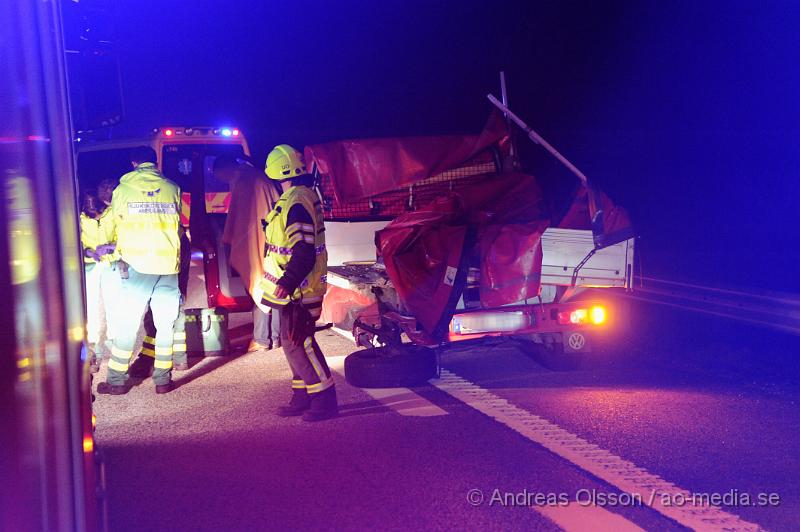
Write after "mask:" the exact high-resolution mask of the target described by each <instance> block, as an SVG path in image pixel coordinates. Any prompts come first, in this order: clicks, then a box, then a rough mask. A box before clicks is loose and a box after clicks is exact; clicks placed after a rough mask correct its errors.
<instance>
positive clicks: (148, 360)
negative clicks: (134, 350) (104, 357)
mask: <svg viewBox="0 0 800 532" xmlns="http://www.w3.org/2000/svg"><path fill="white" fill-rule="evenodd" d="M155 362H156V359H155V358H153V357H149V356H147V355H143V354H141V353H139V356H137V357H136V360H134V361H133V364H131V366H130V367H129V368H128V376H130V377H133V378H134V379H146V378H147V377H149V376H150V375H152V374H153V364H155Z"/></svg>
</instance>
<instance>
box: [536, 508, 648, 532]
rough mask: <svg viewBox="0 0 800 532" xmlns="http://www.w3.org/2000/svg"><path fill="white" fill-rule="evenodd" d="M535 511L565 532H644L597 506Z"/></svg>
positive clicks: (539, 509) (537, 509)
mask: <svg viewBox="0 0 800 532" xmlns="http://www.w3.org/2000/svg"><path fill="white" fill-rule="evenodd" d="M535 509H536V511H537V512H539V513H540V514H542V515H544V516H545V517H547V518H548V519H550V520H551V521H552V522H554V523H555V524H556V525H558V526H559V527H560V528H562V529H563V530H566V531H567V532H644V529H642V528H640V527H638V526H636V525H635V524H634V523H632V522H631V521H628V520H627V519H625V518H624V517H622V516H621V515H619V514H615V513H612V512H609V511H608V510H606V509H605V508H601V507H599V506H583V505H580V504H575V503H571V504H568V505H566V506H536V507H535Z"/></svg>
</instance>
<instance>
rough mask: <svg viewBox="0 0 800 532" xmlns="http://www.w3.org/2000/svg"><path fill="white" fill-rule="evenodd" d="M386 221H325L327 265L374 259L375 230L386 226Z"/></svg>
mask: <svg viewBox="0 0 800 532" xmlns="http://www.w3.org/2000/svg"><path fill="white" fill-rule="evenodd" d="M388 223H389V222H388V221H382V222H325V247H326V248H328V265H329V266H341V265H343V264H344V263H345V262H353V261H374V260H375V259H376V254H375V232H376V231H380V230H381V229H383V228H384V227H386V225H387V224H388Z"/></svg>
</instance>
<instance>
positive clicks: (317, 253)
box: [253, 144, 338, 421]
mask: <svg viewBox="0 0 800 532" xmlns="http://www.w3.org/2000/svg"><path fill="white" fill-rule="evenodd" d="M265 172H266V174H267V177H269V178H270V179H273V180H275V181H276V182H278V183H279V184H280V187H281V189H282V190H283V194H282V195H281V197H280V198H279V199H278V201H277V203H276V204H275V208H274V209H273V210H272V211H271V212H270V213H269V214H268V215H267V218H266V220H265V224H266V225H265V227H264V233H265V237H266V243H265V248H266V250H265V257H264V277H263V278H262V279H261V282H260V283H259V285H258V287H257V288H256V290H254V291H253V299H254V300H255V302H256V304H257V305H258V306H259V307H260V308H262V309H266V308H267V307H270V308H273V309H278V310H279V312H280V328H281V344H282V346H283V352H284V353H285V354H286V360H287V361H288V362H289V368H290V369H291V371H292V398H291V400H290V401H289V404H288V405H286V406H283V407H281V408H279V409H278V412H277V414H278V415H279V416H284V417H288V416H300V415H302V416H303V419H304V420H306V421H321V420H323V419H328V418H332V417H334V416H336V415H337V414H338V405H337V403H336V390H335V388H334V383H333V378H332V376H331V370H330V369H329V368H328V364H327V362H326V361H325V357H324V356H323V355H322V351H320V348H319V345H317V341H316V340H315V339H314V327H315V323H316V320H317V318H319V316H320V313H321V311H322V298H323V296H324V295H325V288H326V286H327V284H326V283H327V275H326V274H327V268H328V265H327V262H328V252H327V251H326V250H325V224H324V222H323V219H322V205H321V203H320V200H319V197H318V196H317V194H316V193H315V192H314V190H313V188H312V187H313V181H314V178H313V177H312V176H310V175H308V173H307V172H306V167H305V163H304V162H303V155H302V154H301V153H300V152H298V151H297V150H295V149H294V148H292V147H291V146H289V145H288V144H281V145H280V146H277V147H276V148H275V149H274V150H272V152H270V154H269V156H268V157H267V165H266V169H265Z"/></svg>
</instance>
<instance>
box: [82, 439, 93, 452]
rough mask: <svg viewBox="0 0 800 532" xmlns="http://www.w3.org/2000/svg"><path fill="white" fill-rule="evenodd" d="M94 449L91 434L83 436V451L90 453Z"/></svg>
mask: <svg viewBox="0 0 800 532" xmlns="http://www.w3.org/2000/svg"><path fill="white" fill-rule="evenodd" d="M92 451H94V440H93V439H92V437H91V436H84V437H83V452H85V453H87V454H88V453H90V452H92Z"/></svg>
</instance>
